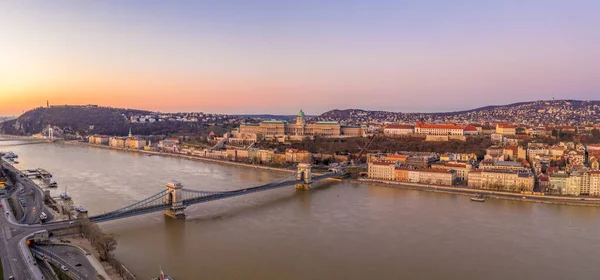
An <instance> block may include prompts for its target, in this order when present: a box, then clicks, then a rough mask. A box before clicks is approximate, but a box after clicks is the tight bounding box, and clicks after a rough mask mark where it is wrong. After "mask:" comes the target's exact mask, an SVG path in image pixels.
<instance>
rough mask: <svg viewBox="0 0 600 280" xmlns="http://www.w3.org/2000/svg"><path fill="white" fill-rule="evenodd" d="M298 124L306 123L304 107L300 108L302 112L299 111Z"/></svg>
mask: <svg viewBox="0 0 600 280" xmlns="http://www.w3.org/2000/svg"><path fill="white" fill-rule="evenodd" d="M296 124H300V125H305V124H306V123H305V122H304V112H302V109H300V112H298V116H297V117H296Z"/></svg>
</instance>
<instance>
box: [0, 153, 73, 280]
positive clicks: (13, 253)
mask: <svg viewBox="0 0 600 280" xmlns="http://www.w3.org/2000/svg"><path fill="white" fill-rule="evenodd" d="M2 165H3V166H5V167H7V168H8V169H10V170H11V171H12V172H17V174H21V173H20V171H18V170H17V169H16V168H14V167H13V166H12V165H10V164H7V163H5V162H4V161H3V160H2ZM14 183H15V184H14V185H15V186H16V188H14V190H13V194H12V196H13V197H14V198H16V200H15V204H17V203H19V201H18V198H24V199H26V200H27V203H26V204H27V206H26V207H25V208H24V210H25V215H26V219H25V222H27V223H19V222H18V221H16V220H15V218H14V215H13V213H12V211H11V209H10V206H9V204H8V201H7V199H6V198H2V199H1V200H0V201H1V202H0V204H2V207H1V208H0V209H2V211H1V212H2V214H0V229H1V230H0V259H2V266H3V270H4V279H8V277H9V276H13V277H14V278H15V279H45V277H44V276H43V274H42V272H41V270H40V268H39V267H38V266H37V262H36V260H35V259H34V257H33V255H32V254H31V251H30V250H29V248H28V246H27V244H26V241H27V239H28V238H29V237H30V236H31V235H33V234H34V233H35V232H37V231H41V230H55V229H61V228H67V227H72V226H74V225H75V223H73V222H69V221H65V222H54V223H47V224H40V223H39V209H44V210H45V209H46V208H45V205H44V204H43V198H42V197H43V196H42V191H41V190H40V189H39V188H38V187H37V186H36V185H35V183H34V182H33V181H31V180H30V179H28V178H26V177H21V176H18V177H17V182H14ZM21 190H23V192H22V193H21ZM17 192H18V193H17ZM15 206H16V205H15ZM17 207H18V206H17ZM47 214H48V215H49V216H50V214H49V213H47ZM51 218H52V217H49V219H51ZM28 223H31V224H28Z"/></svg>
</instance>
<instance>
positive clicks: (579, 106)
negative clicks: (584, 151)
mask: <svg viewBox="0 0 600 280" xmlns="http://www.w3.org/2000/svg"><path fill="white" fill-rule="evenodd" d="M314 120H318V121H340V122H344V123H348V124H365V123H382V122H391V123H416V122H418V121H424V122H460V123H484V122H509V123H523V124H532V125H538V124H549V123H555V124H570V125H583V124H588V123H598V122H600V101H581V100H556V101H554V100H540V101H531V102H519V103H513V104H508V105H493V106H485V107H481V108H476V109H471V110H465V111H456V112H438V113H402V112H387V111H367V110H361V109H346V110H338V109H336V110H331V111H328V112H325V113H323V114H321V115H320V116H318V117H317V118H315V119H314Z"/></svg>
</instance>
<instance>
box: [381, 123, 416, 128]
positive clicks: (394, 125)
mask: <svg viewBox="0 0 600 280" xmlns="http://www.w3.org/2000/svg"><path fill="white" fill-rule="evenodd" d="M385 128H390V129H413V126H412V125H408V124H388V125H386V126H385Z"/></svg>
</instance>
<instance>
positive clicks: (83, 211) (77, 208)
mask: <svg viewBox="0 0 600 280" xmlns="http://www.w3.org/2000/svg"><path fill="white" fill-rule="evenodd" d="M75 211H77V212H79V213H87V209H85V208H83V206H81V205H80V206H77V207H75Z"/></svg>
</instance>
